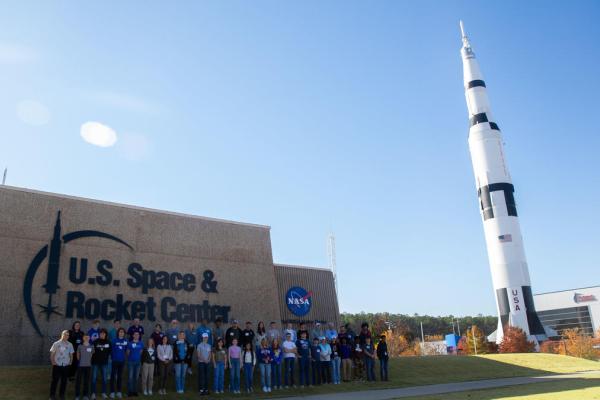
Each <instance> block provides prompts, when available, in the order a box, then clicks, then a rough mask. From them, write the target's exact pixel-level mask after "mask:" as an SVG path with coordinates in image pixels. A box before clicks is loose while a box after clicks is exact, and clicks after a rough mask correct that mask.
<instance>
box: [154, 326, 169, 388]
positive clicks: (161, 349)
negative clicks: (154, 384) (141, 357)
mask: <svg viewBox="0 0 600 400" xmlns="http://www.w3.org/2000/svg"><path fill="white" fill-rule="evenodd" d="M156 356H157V357H158V366H159V367H160V382H159V389H158V393H159V394H167V378H168V377H169V367H170V366H171V362H172V361H173V346H171V345H170V344H169V337H168V336H167V335H165V336H163V338H162V343H161V344H159V345H158V347H157V348H156Z"/></svg>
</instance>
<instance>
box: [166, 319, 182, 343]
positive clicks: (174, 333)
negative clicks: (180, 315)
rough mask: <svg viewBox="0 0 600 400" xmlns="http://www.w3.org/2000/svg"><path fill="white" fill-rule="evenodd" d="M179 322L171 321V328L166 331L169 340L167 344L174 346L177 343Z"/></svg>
mask: <svg viewBox="0 0 600 400" xmlns="http://www.w3.org/2000/svg"><path fill="white" fill-rule="evenodd" d="M179 331H180V329H179V321H177V320H176V319H174V320H172V321H171V326H170V327H169V329H167V332H166V334H167V337H168V338H169V344H170V345H174V344H175V342H176V341H177V338H178V337H179Z"/></svg>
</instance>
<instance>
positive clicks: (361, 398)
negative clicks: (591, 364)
mask: <svg viewBox="0 0 600 400" xmlns="http://www.w3.org/2000/svg"><path fill="white" fill-rule="evenodd" d="M590 374H597V375H598V377H599V378H600V371H589V372H579V373H574V374H560V375H545V376H534V377H518V378H502V379H486V380H480V381H468V382H457V383H443V384H439V385H426V386H411V387H406V388H398V389H376V390H364V391H360V392H343V393H332V394H318V395H311V396H294V397H284V398H283V399H285V400H288V399H289V400H298V399H310V400H317V399H325V400H348V399H350V400H389V399H398V398H402V397H411V396H427V395H433V394H443V393H454V392H464V391H467V390H479V389H491V388H498V387H503V386H515V385H527V384H531V383H540V382H550V381H556V380H560V379H573V378H582V377H584V376H585V375H590Z"/></svg>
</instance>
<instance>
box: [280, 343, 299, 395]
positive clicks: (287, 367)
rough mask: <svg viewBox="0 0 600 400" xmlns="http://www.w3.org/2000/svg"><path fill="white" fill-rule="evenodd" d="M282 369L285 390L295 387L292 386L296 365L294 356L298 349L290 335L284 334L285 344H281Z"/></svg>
mask: <svg viewBox="0 0 600 400" xmlns="http://www.w3.org/2000/svg"><path fill="white" fill-rule="evenodd" d="M281 347H283V367H284V378H283V382H284V384H285V388H286V389H287V388H289V385H292V386H293V387H296V385H295V384H294V364H295V363H296V354H297V353H298V349H297V348H296V343H295V341H293V340H292V334H291V333H290V332H286V334H285V342H283V345H282V346H281Z"/></svg>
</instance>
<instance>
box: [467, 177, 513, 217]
mask: <svg viewBox="0 0 600 400" xmlns="http://www.w3.org/2000/svg"><path fill="white" fill-rule="evenodd" d="M497 191H502V192H504V202H505V203H506V211H507V212H508V215H509V216H511V217H516V216H517V205H516V204H515V196H514V195H513V193H514V192H515V187H514V186H513V185H512V183H507V182H503V183H492V184H490V185H485V186H482V187H480V188H479V189H478V190H477V195H478V196H479V205H480V206H481V211H482V212H483V220H484V221H486V220H488V219H490V218H494V209H493V207H492V196H491V195H490V193H491V192H497Z"/></svg>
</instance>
